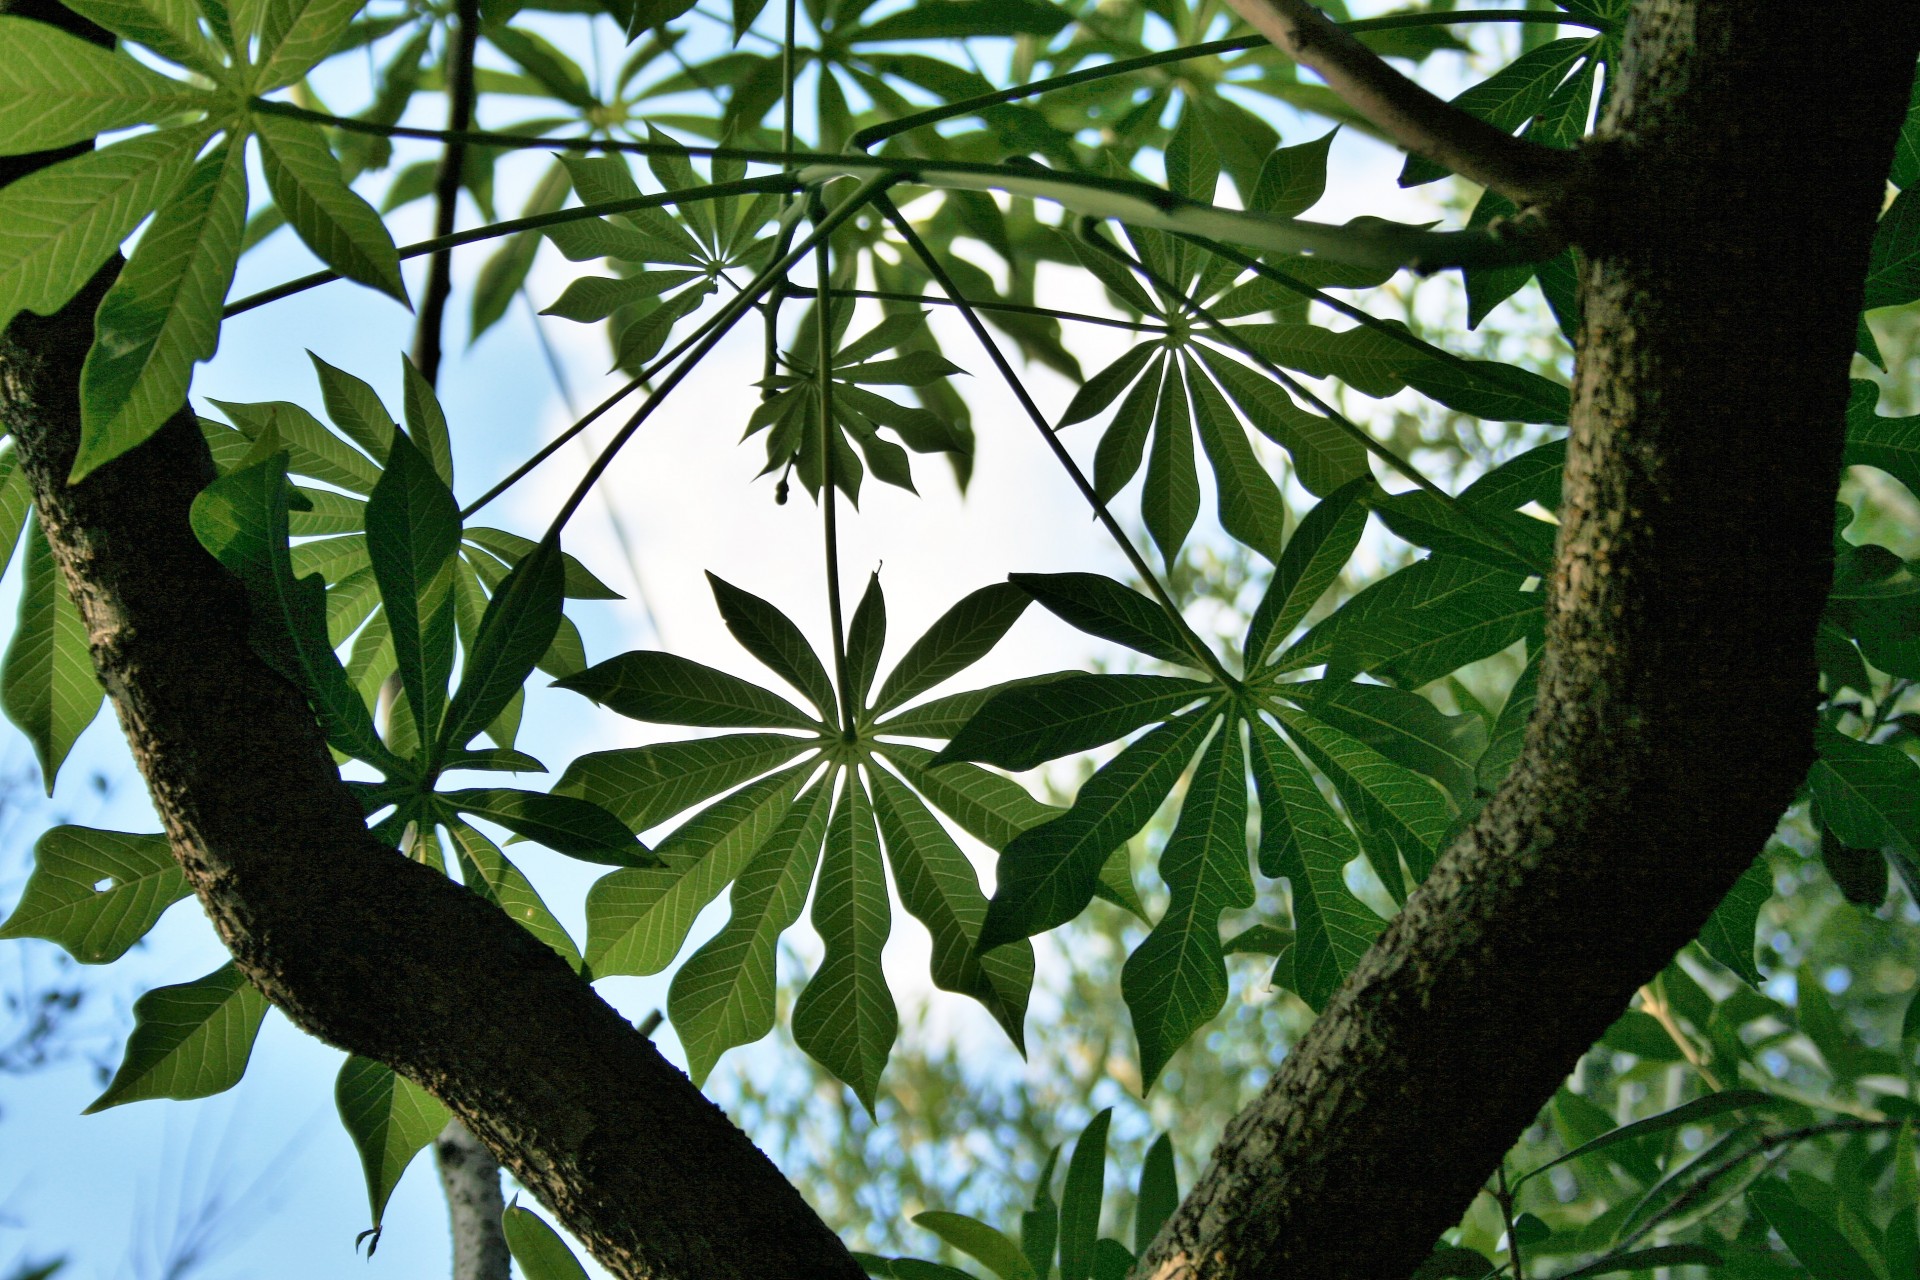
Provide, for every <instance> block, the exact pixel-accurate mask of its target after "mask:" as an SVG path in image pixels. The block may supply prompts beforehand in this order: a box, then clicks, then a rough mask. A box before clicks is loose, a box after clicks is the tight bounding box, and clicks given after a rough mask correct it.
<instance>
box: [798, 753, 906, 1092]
mask: <svg viewBox="0 0 1920 1280" xmlns="http://www.w3.org/2000/svg"><path fill="white" fill-rule="evenodd" d="M813 927H814V929H815V930H816V931H817V932H818V933H819V934H820V940H821V941H822V942H823V943H824V944H825V945H826V954H825V956H824V957H822V959H821V961H820V967H819V968H818V969H816V970H815V971H814V974H813V977H812V978H811V979H809V980H808V982H807V985H806V987H805V988H804V989H802V990H801V992H800V998H799V999H798V1000H796V1001H795V1002H794V1006H793V1040H794V1043H795V1044H797V1045H799V1046H800V1047H801V1048H802V1049H804V1050H805V1051H806V1052H807V1054H808V1055H809V1056H811V1057H812V1058H813V1059H814V1060H815V1061H817V1062H818V1063H820V1065H821V1066H823V1067H825V1068H826V1069H827V1070H829V1071H831V1072H833V1074H834V1075H835V1076H836V1077H837V1078H839V1079H840V1080H842V1081H844V1082H845V1083H846V1084H847V1085H848V1087H850V1088H851V1089H852V1090H853V1092H854V1095H855V1096H856V1097H858V1098H859V1099H860V1102H861V1105H863V1106H865V1107H866V1109H867V1114H868V1115H872V1114H873V1109H874V1099H875V1097H876V1095H877V1094H878V1092H879V1089H880V1073H881V1072H882V1071H883V1070H885V1069H886V1065H887V1056H888V1055H889V1054H890V1053H891V1052H892V1051H893V1041H894V1037H895V1036H896V1035H897V1034H898V1033H899V1029H900V1020H899V1015H898V1014H897V1013H896V1012H895V1011H894V1006H893V993H892V992H890V991H888V990H887V976H886V974H885V973H884V972H882V970H881V967H880V953H881V950H882V949H883V948H884V947H885V946H886V943H887V934H888V932H889V931H890V930H891V928H892V912H891V910H890V909H889V907H888V905H887V882H886V873H885V872H884V871H882V870H881V867H880V841H879V838H878V836H877V834H876V833H875V831H874V825H873V811H872V807H871V805H870V803H869V802H868V800H867V795H866V790H865V788H863V787H862V786H861V785H860V780H859V777H858V776H857V775H856V774H854V773H852V772H849V773H848V774H847V777H846V780H845V784H844V787H843V789H842V790H841V792H840V799H839V802H838V803H837V804H836V805H835V807H834V811H833V819H832V821H831V822H830V823H829V824H828V826H827V843H826V853H825V856H824V857H823V858H822V859H821V862H820V883H819V886H818V887H817V888H816V889H815V890H814V895H813Z"/></svg>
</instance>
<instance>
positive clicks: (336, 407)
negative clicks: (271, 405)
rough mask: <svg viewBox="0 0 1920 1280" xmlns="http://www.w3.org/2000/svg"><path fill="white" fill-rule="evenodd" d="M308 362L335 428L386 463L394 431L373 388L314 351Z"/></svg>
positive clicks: (389, 415) (378, 460) (309, 354)
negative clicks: (317, 381) (311, 366)
mask: <svg viewBox="0 0 1920 1280" xmlns="http://www.w3.org/2000/svg"><path fill="white" fill-rule="evenodd" d="M307 359H309V360H311V361H313V369H314V372H315V373H316V374H318V375H319V377H320V395H321V398H322V399H323V400H324V401H325V403H326V406H327V417H329V418H331V419H332V420H333V425H334V426H336V427H339V428H340V429H341V430H342V431H344V432H346V433H347V438H348V439H350V440H352V441H353V442H354V443H355V444H357V445H359V446H360V447H361V448H362V449H364V450H366V451H367V453H368V454H369V455H371V456H372V458H373V460H374V461H375V462H379V463H384V462H386V460H387V450H388V448H389V447H391V445H392V444H393V433H394V429H395V428H394V424H393V415H391V414H389V413H388V412H387V406H386V405H384V404H382V403H380V397H379V396H378V395H377V394H375V392H374V390H373V388H372V387H370V386H368V385H367V384H366V383H365V382H363V381H362V380H360V379H359V378H356V377H354V376H353V375H352V374H350V373H348V372H346V371H345V370H344V369H336V368H334V367H333V366H332V365H330V364H328V363H327V362H326V361H325V360H322V359H321V358H320V357H319V356H317V355H314V354H313V352H311V351H309V352H307ZM469 536H472V535H471V534H469Z"/></svg>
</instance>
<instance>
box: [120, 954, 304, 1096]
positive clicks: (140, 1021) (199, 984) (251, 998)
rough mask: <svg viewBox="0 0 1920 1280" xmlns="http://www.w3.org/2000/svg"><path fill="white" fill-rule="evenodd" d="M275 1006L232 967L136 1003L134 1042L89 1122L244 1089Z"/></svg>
mask: <svg viewBox="0 0 1920 1280" xmlns="http://www.w3.org/2000/svg"><path fill="white" fill-rule="evenodd" d="M266 1014H267V998H266V997H265V996H263V995H261V994H260V993H259V992H258V991H257V990H255V989H254V986H253V984H252V983H250V982H248V981H247V980H246V977H245V976H244V975H242V974H241V972H240V969H239V967H238V966H237V965H235V964H233V963H232V962H231V961H229V962H228V963H226V964H223V965H221V966H220V967H219V968H218V969H215V970H214V971H213V972H212V973H210V974H208V975H207V976H206V977H204V978H198V979H195V980H194V981H192V982H183V983H181V984H180V985H178V986H173V987H156V988H154V989H153V990H152V991H149V992H147V994H145V995H143V996H141V997H140V998H139V999H138V1000H136V1001H134V1002H133V1034H132V1035H131V1036H130V1037H128V1039H127V1052H126V1056H125V1057H124V1058H122V1059H121V1060H120V1069H119V1070H118V1071H116V1072H114V1075H113V1082H112V1083H111V1084H109V1085H108V1086H107V1091H106V1092H105V1093H103V1094H101V1095H100V1096H99V1097H98V1098H95V1099H94V1100H93V1101H92V1103H90V1104H89V1105H88V1106H87V1109H86V1113H85V1114H87V1115H92V1114H93V1113H94V1112H96V1111H105V1110H106V1109H107V1108H108V1107H117V1106H119V1105H120V1104H121V1103H123V1102H138V1101H140V1100H141V1099H143V1098H182V1099H185V1098H205V1097H208V1096H210V1095H212V1094H216V1093H220V1092H222V1091H224V1090H227V1089H231V1088H232V1087H233V1086H234V1085H236V1084H238V1083H240V1077H241V1075H242V1074H244V1073H245V1071H246V1069H247V1058H248V1057H249V1056H251V1054H252V1053H253V1040H254V1037H255V1036H256V1035H258V1034H259V1032H260V1020H261V1019H262V1018H264V1017H266Z"/></svg>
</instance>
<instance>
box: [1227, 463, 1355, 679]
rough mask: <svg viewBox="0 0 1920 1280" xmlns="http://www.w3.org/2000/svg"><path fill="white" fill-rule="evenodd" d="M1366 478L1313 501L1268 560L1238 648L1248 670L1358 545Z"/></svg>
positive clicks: (1330, 582)
mask: <svg viewBox="0 0 1920 1280" xmlns="http://www.w3.org/2000/svg"><path fill="white" fill-rule="evenodd" d="M1372 485H1373V480H1372V477H1370V476H1363V477H1361V478H1359V479H1357V480H1353V481H1350V482H1348V483H1347V484H1346V485H1344V486H1342V487H1341V488H1339V489H1336V490H1335V491H1334V492H1333V493H1331V494H1329V495H1328V496H1327V497H1325V498H1324V499H1322V500H1321V501H1320V502H1318V503H1315V504H1314V508H1313V510H1312V511H1309V512H1308V513H1307V516H1306V518H1305V519H1304V520H1302V521H1301V522H1300V527H1299V528H1298V529H1296V530H1295V531H1294V535H1293V537H1292V538H1291V539H1289V540H1288V542H1287V545H1286V548H1285V549H1284V550H1283V551H1282V552H1281V554H1280V559H1279V560H1278V561H1277V562H1276V563H1275V564H1274V568H1273V577H1272V579H1271V580H1270V581H1269V583H1268V586H1267V594H1266V595H1265V596H1264V597H1262V598H1261V600H1260V603H1259V605H1258V606H1257V607H1256V608H1255V609H1254V611H1253V617H1252V618H1251V619H1250V620H1249V621H1248V623H1247V636H1246V640H1245V642H1244V645H1243V647H1244V649H1245V652H1246V658H1247V667H1248V669H1249V670H1252V669H1255V668H1258V667H1259V666H1260V665H1261V664H1262V663H1264V662H1265V661H1266V658H1267V654H1268V653H1270V652H1271V651H1272V649H1273V646H1274V645H1275V644H1277V643H1279V642H1281V641H1284V640H1285V639H1287V637H1288V636H1289V635H1291V634H1292V632H1293V629H1294V627H1296V626H1298V625H1299V623H1300V620H1301V619H1302V618H1304V617H1306V616H1307V611H1308V610H1309V609H1311V608H1313V606H1314V605H1315V604H1316V603H1317V602H1318V601H1319V600H1320V597H1322V596H1324V595H1325V594H1326V593H1327V588H1328V587H1331V586H1332V585H1333V583H1334V579H1336V578H1338V577H1339V576H1340V570H1341V569H1342V568H1344V567H1345V566H1346V563H1347V561H1348V560H1349V559H1350V558H1352V556H1353V552H1354V549H1355V548H1356V547H1358V546H1359V545H1360V534H1361V533H1362V532H1363V531H1364V530H1365V528H1366V523H1367V512H1366V508H1365V507H1364V506H1363V505H1361V502H1360V499H1361V498H1362V497H1363V496H1364V495H1365V494H1366V493H1367V491H1368V490H1369V489H1371V487H1372Z"/></svg>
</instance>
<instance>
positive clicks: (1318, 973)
mask: <svg viewBox="0 0 1920 1280" xmlns="http://www.w3.org/2000/svg"><path fill="white" fill-rule="evenodd" d="M1250 727H1251V731H1252V751H1251V753H1250V757H1249V761H1250V763H1251V765H1252V771H1253V781H1254V787H1255V789H1256V790H1257V791H1258V793H1259V797H1260V870H1261V872H1262V873H1263V874H1265V875H1269V876H1284V877H1286V880H1287V884H1288V887H1289V888H1290V889H1291V890H1292V893H1293V939H1294V940H1293V951H1292V954H1291V956H1290V957H1289V958H1290V961H1291V968H1292V972H1293V980H1292V982H1291V983H1290V984H1289V985H1291V986H1292V988H1293V990H1294V992H1295V993H1296V994H1297V995H1299V997H1300V998H1301V999H1302V1000H1304V1001H1306V1002H1307V1004H1308V1006H1309V1007H1311V1008H1313V1009H1316V1010H1317V1009H1321V1008H1324V1007H1325V1006H1326V1002H1327V1000H1328V999H1329V998H1331V997H1332V995H1333V993H1334V990H1335V989H1336V988H1338V987H1339V985H1340V982H1341V980H1342V979H1343V978H1345V977H1346V976H1347V974H1349V973H1351V972H1352V971H1353V966H1354V965H1355V964H1357V963H1359V960H1360V957H1361V956H1363V955H1365V954H1366V951H1367V948H1368V947H1370V946H1372V945H1373V940H1374V938H1376V937H1378V936H1379V933H1380V930H1381V929H1382V928H1383V927H1384V926H1385V922H1384V921H1382V920H1381V919H1380V917H1379V916H1377V915H1375V914H1374V913H1373V910H1372V908H1370V907H1368V906H1367V905H1366V904H1365V903H1363V902H1361V901H1360V900H1359V899H1358V898H1356V897H1354V896H1353V891H1352V890H1351V889H1349V888H1348V887H1347V882H1346V876H1345V870H1346V866H1347V864H1348V863H1350V862H1352V861H1353V860H1354V859H1355V858H1357V857H1359V856H1360V846H1359V843H1358V842H1357V841H1356V840H1355V839H1354V835H1353V831H1352V829H1351V828H1349V827H1348V826H1347V824H1346V823H1344V822H1342V821H1341V820H1340V816H1339V815H1338V814H1337V813H1335V812H1334V811H1333V806H1332V805H1330V804H1328V803H1327V801H1326V799H1325V797H1323V796H1322V795H1321V794H1320V788H1319V787H1318V786H1317V785H1315V783H1314V780H1313V778H1312V776H1311V775H1310V774H1308V772H1307V771H1306V768H1305V767H1304V766H1302V765H1301V763H1300V760H1299V758H1298V757H1297V756H1295V755H1294V753H1293V751H1292V749H1291V748H1289V747H1288V746H1287V744H1286V743H1285V742H1284V741H1282V740H1281V737H1280V735H1279V734H1278V733H1276V732H1274V730H1273V729H1272V728H1270V727H1269V726H1268V725H1267V724H1266V723H1265V722H1264V721H1259V720H1256V721H1254V722H1253V723H1252V725H1251V726H1250Z"/></svg>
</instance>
